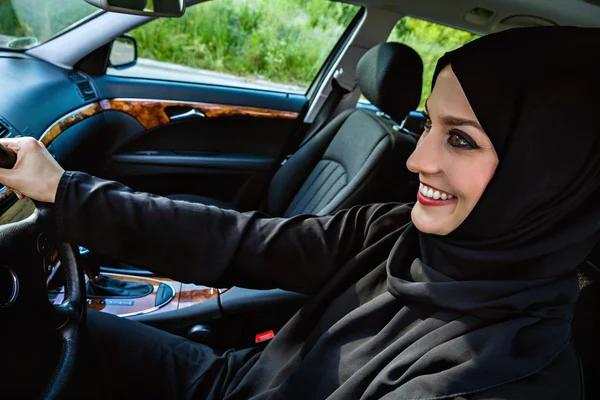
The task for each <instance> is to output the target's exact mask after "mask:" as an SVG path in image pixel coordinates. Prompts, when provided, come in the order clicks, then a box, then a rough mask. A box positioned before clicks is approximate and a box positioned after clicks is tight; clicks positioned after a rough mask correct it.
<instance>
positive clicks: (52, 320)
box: [0, 148, 86, 399]
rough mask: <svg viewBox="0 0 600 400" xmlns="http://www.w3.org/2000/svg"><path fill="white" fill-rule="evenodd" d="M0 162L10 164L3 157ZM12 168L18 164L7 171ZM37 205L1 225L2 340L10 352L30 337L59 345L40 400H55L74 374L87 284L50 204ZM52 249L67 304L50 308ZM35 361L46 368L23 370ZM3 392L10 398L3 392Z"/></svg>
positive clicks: (6, 382) (17, 385)
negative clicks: (12, 346) (58, 232)
mask: <svg viewBox="0 0 600 400" xmlns="http://www.w3.org/2000/svg"><path fill="white" fill-rule="evenodd" d="M6 150H7V149H6V148H4V151H6ZM11 151H12V150H11ZM0 153H1V151H0ZM13 153H14V152H13ZM0 160H4V161H6V159H5V158H4V159H3V158H2V157H1V154H0ZM0 164H1V163H0ZM4 164H5V165H6V163H4ZM13 165H14V161H13V163H12V164H11V165H10V166H9V167H10V168H12V166H13ZM0 166H2V165H0ZM34 203H35V205H36V211H35V212H34V213H33V214H32V215H31V216H29V217H28V218H26V219H24V220H22V221H19V222H15V223H9V224H5V225H0V321H1V326H2V328H1V329H0V331H1V332H0V336H1V337H2V341H3V342H4V343H3V344H5V343H6V346H7V348H8V347H9V346H10V344H11V343H15V342H16V341H17V340H22V338H23V337H25V336H26V335H29V336H32V333H33V335H34V336H33V337H36V338H44V339H48V338H52V342H53V343H54V341H55V340H56V341H58V342H59V343H60V345H59V347H60V349H59V351H58V353H56V357H55V358H53V359H56V360H57V361H56V364H55V365H53V366H51V368H52V370H53V371H52V372H51V374H50V377H49V379H48V382H47V383H46V382H44V384H43V387H40V388H39V389H40V390H41V398H42V399H52V398H54V397H56V396H57V395H58V394H59V393H60V392H61V390H62V389H63V388H64V386H65V384H66V383H67V382H68V380H69V377H70V375H71V373H72V372H73V369H74V368H73V367H74V365H75V360H76V356H77V352H78V349H79V347H80V341H81V328H82V326H83V324H84V323H85V317H86V306H85V280H84V277H83V272H82V271H81V269H80V268H78V266H77V259H76V249H75V247H74V246H73V245H71V244H69V243H66V242H62V241H58V240H57V239H56V224H55V218H54V213H53V209H52V205H50V204H46V203H36V202H34ZM53 248H55V249H56V250H57V251H58V255H59V259H60V262H61V266H62V270H63V272H64V301H63V302H62V304H60V305H53V304H51V303H50V301H49V299H48V293H47V290H46V282H47V279H48V267H49V265H48V263H49V261H50V259H51V255H52V252H53ZM38 335H41V336H38ZM29 336H27V337H29ZM3 353H4V352H3ZM21 358H26V357H20V358H19V359H18V362H19V364H21ZM36 362H37V363H43V362H42V360H35V359H34V360H24V361H23V365H26V363H30V364H29V367H26V368H27V370H31V369H35V368H34V367H32V365H34V366H35V363H36ZM5 366H6V365H5ZM10 367H14V366H12V365H11V366H9V368H10ZM19 367H21V366H19ZM13 369H14V370H15V372H14V373H15V374H18V375H16V376H15V377H13V378H12V380H13V381H14V380H17V381H18V380H19V379H23V377H24V375H25V371H23V370H21V368H18V367H16V368H13ZM3 381H4V382H3V383H2V384H1V385H0V386H6V385H10V384H11V382H10V378H9V379H6V378H5V377H4V378H3ZM27 383H28V382H27ZM27 383H26V384H27ZM13 385H15V386H11V388H13V387H14V390H20V389H19V388H23V390H27V387H24V386H20V385H23V383H19V382H17V383H13ZM33 386H35V385H33ZM36 390H37V389H36ZM40 390H37V393H38V394H39V393H40ZM2 392H3V393H4V394H6V393H7V392H6V390H5V388H4V387H3V388H2ZM17 394H19V395H22V393H17ZM8 397H11V396H8Z"/></svg>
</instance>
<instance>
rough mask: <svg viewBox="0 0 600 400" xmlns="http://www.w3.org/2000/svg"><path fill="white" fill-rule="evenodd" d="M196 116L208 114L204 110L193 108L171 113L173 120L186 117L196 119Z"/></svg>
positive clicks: (180, 119) (170, 117)
mask: <svg viewBox="0 0 600 400" xmlns="http://www.w3.org/2000/svg"><path fill="white" fill-rule="evenodd" d="M194 118H206V114H204V113H203V112H202V111H200V110H197V109H195V108H192V109H191V110H188V111H185V112H182V113H180V114H175V115H170V116H169V119H170V120H171V121H183V120H186V119H194Z"/></svg>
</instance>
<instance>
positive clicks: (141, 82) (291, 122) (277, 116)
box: [94, 76, 307, 209]
mask: <svg viewBox="0 0 600 400" xmlns="http://www.w3.org/2000/svg"><path fill="white" fill-rule="evenodd" d="M96 86H97V87H98V88H99V91H100V97H101V98H103V99H104V100H101V101H100V102H99V103H98V107H99V109H100V110H102V111H103V112H105V113H106V115H109V114H114V113H119V114H126V115H128V116H129V117H130V118H133V119H135V120H136V121H137V122H138V124H135V126H136V127H137V128H136V129H134V130H133V131H132V130H130V131H127V132H121V134H119V135H107V137H110V142H108V143H106V142H105V143H103V144H102V146H101V147H102V148H103V149H105V150H106V151H105V152H104V156H103V159H102V160H101V162H100V163H101V164H102V165H103V166H104V167H103V171H102V172H101V175H102V176H104V177H106V178H109V179H115V180H118V181H120V182H123V183H124V184H126V185H128V186H131V187H132V188H133V189H135V190H139V191H147V192H151V193H156V194H160V195H169V194H181V193H184V194H196V195H201V196H209V197H215V198H216V199H217V200H220V201H226V202H235V203H236V204H237V205H238V206H239V207H240V208H242V209H255V208H258V206H259V203H260V200H261V197H262V195H263V193H264V191H265V190H266V187H267V185H268V182H269V180H270V176H271V174H272V173H273V171H274V170H275V165H276V161H277V160H278V158H279V157H280V156H281V152H282V149H283V146H284V144H285V143H286V141H287V140H288V138H289V135H290V134H292V133H293V132H294V131H295V130H296V129H297V128H298V126H297V124H298V123H301V122H299V121H301V120H302V118H301V117H300V116H301V115H302V112H303V110H304V109H305V108H306V103H307V99H306V97H305V96H300V95H290V94H283V93H275V92H265V91H259V90H249V89H237V88H226V87H216V86H208V85H198V84H184V83H173V82H166V81H165V82H160V81H155V80H147V79H137V78H123V77H112V76H104V77H101V78H98V79H96ZM116 93H118V96H113V95H114V94H116ZM182 116H183V117H182ZM112 120H120V119H115V118H106V119H105V121H106V126H105V130H106V131H107V132H110V131H115V130H117V129H118V128H117V127H116V126H113V125H112ZM116 123H119V122H116ZM140 126H141V127H142V129H139V127H140ZM120 131H123V129H120ZM94 172H96V173H98V171H94Z"/></svg>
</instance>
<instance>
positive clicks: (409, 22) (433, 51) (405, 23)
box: [361, 17, 479, 110]
mask: <svg viewBox="0 0 600 400" xmlns="http://www.w3.org/2000/svg"><path fill="white" fill-rule="evenodd" d="M478 37H479V36H478V35H475V34H473V33H470V32H467V31H463V30H460V29H455V28H451V27H449V26H444V25H440V24H436V23H433V22H429V21H424V20H421V19H417V18H412V17H404V18H402V19H401V20H400V21H398V23H397V24H396V26H395V27H394V29H393V30H392V33H391V34H390V37H389V38H388V40H387V41H388V42H400V43H403V44H405V45H407V46H410V47H411V48H413V49H414V50H415V51H416V52H417V53H419V55H420V56H421V59H422V60H423V94H422V96H421V104H420V105H419V110H424V109H425V101H426V100H427V97H428V96H429V95H430V94H431V79H432V78H433V73H434V71H435V66H436V64H437V61H438V59H439V58H440V57H442V56H443V55H444V53H446V52H448V51H452V50H454V49H456V48H458V47H460V46H462V45H463V44H466V43H468V42H470V41H471V40H474V39H477V38H478ZM361 101H362V99H361Z"/></svg>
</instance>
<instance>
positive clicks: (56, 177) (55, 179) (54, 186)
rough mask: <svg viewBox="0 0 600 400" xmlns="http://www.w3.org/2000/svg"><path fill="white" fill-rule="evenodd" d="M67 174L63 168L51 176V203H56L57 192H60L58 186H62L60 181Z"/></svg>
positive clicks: (49, 190) (49, 188)
mask: <svg viewBox="0 0 600 400" xmlns="http://www.w3.org/2000/svg"><path fill="white" fill-rule="evenodd" d="M64 175H65V170H63V169H61V170H60V171H57V172H56V174H52V176H51V177H50V179H49V181H48V184H49V187H48V189H47V190H48V191H47V193H48V196H47V197H48V202H49V203H55V202H56V194H57V193H58V188H59V186H60V181H61V180H62V178H63V177H64Z"/></svg>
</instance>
